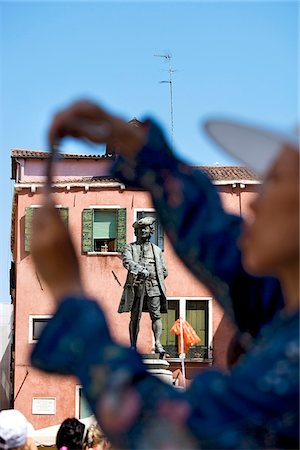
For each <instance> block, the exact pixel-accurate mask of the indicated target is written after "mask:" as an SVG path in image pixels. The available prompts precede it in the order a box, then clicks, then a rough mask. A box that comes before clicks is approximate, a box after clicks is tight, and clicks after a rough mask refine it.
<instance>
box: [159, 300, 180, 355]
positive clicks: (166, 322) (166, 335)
mask: <svg viewBox="0 0 300 450" xmlns="http://www.w3.org/2000/svg"><path fill="white" fill-rule="evenodd" d="M178 306H179V302H178V301H177V300H169V301H168V312H167V313H166V314H162V315H161V321H162V328H163V329H162V334H161V339H160V341H161V343H162V345H169V346H170V345H172V346H174V347H176V335H175V334H174V333H171V332H170V330H171V328H172V326H173V325H174V322H175V321H176V320H177V319H178V312H179V311H178Z"/></svg>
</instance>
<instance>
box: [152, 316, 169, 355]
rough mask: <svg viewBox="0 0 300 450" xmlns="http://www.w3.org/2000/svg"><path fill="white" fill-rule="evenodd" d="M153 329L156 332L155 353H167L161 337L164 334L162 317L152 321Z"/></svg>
mask: <svg viewBox="0 0 300 450" xmlns="http://www.w3.org/2000/svg"><path fill="white" fill-rule="evenodd" d="M152 330H153V334H154V339H155V353H159V354H160V355H164V354H165V353H166V350H165V349H164V348H163V346H162V344H161V342H160V337H161V334H162V321H161V319H156V320H155V321H154V322H152Z"/></svg>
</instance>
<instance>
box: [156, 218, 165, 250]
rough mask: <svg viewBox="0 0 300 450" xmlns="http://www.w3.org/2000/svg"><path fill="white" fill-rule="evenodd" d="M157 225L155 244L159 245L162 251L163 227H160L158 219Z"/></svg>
mask: <svg viewBox="0 0 300 450" xmlns="http://www.w3.org/2000/svg"><path fill="white" fill-rule="evenodd" d="M156 227H157V229H156V230H157V245H158V247H160V249H161V250H162V251H164V249H165V239H164V229H163V227H162V224H161V223H160V221H159V219H157V222H156Z"/></svg>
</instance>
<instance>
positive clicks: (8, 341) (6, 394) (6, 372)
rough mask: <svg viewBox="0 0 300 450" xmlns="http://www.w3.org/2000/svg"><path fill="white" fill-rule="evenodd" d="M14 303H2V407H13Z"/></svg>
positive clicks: (0, 384)
mask: <svg viewBox="0 0 300 450" xmlns="http://www.w3.org/2000/svg"><path fill="white" fill-rule="evenodd" d="M12 327H13V305H11V304H9V303H0V409H6V408H9V407H11V404H10V401H11V394H12V383H11V379H10V367H11V346H12V329H13V328H12Z"/></svg>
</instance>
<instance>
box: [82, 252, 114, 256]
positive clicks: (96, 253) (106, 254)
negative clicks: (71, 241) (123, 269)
mask: <svg viewBox="0 0 300 450" xmlns="http://www.w3.org/2000/svg"><path fill="white" fill-rule="evenodd" d="M87 255H89V256H99V255H100V256H112V255H122V253H121V252H87Z"/></svg>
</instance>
